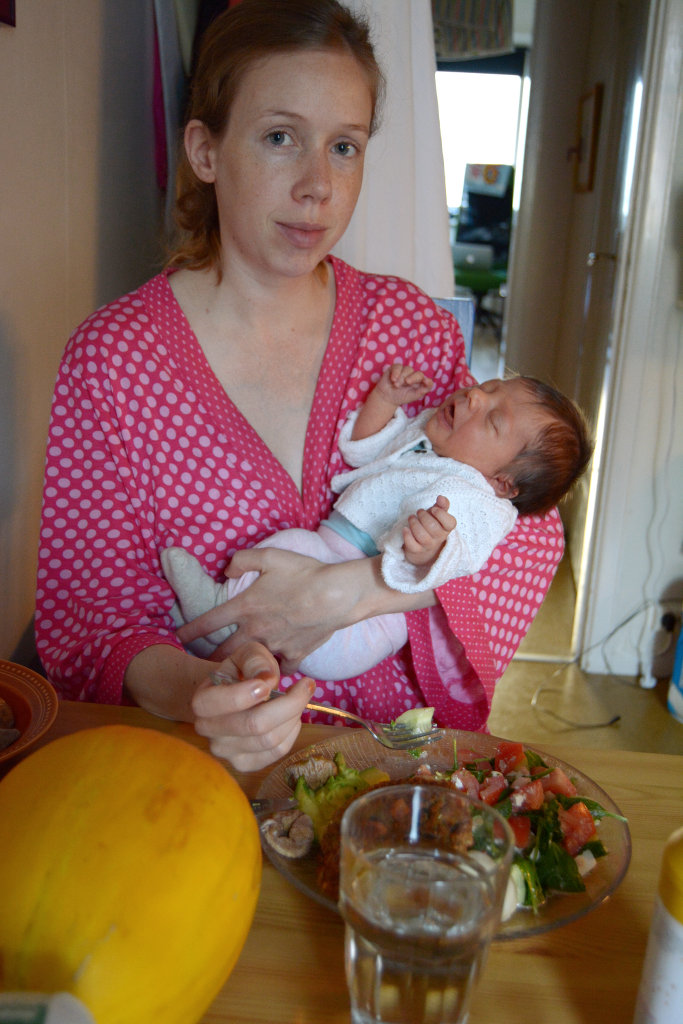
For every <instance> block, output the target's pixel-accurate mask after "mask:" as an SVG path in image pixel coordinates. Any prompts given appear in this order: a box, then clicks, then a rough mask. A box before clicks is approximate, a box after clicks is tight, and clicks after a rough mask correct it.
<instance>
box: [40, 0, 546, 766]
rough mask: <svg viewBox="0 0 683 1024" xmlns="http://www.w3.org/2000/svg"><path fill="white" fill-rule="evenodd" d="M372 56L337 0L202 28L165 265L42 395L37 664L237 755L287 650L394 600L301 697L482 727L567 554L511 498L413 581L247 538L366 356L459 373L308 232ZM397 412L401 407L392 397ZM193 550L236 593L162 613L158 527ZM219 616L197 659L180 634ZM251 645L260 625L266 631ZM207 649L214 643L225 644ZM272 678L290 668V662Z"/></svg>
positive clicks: (359, 386)
mask: <svg viewBox="0 0 683 1024" xmlns="http://www.w3.org/2000/svg"><path fill="white" fill-rule="evenodd" d="M380 93H381V75H380V73H379V70H378V68H377V65H376V63H375V61H374V57H373V54H372V49H371V47H370V43H369V39H368V36H367V30H366V28H365V26H364V25H363V24H362V23H360V22H359V21H358V20H356V19H355V18H353V17H352V16H351V15H350V14H349V12H348V11H346V10H345V9H344V8H343V7H341V6H340V5H339V4H338V3H336V0H280V2H279V3H278V4H277V5H273V4H272V3H270V2H264V0H242V2H241V3H240V4H238V5H237V6H236V7H235V8H234V9H233V10H231V11H230V12H229V13H227V14H225V15H222V16H220V17H219V18H218V19H217V20H216V22H214V24H213V26H212V28H211V29H210V30H209V32H208V34H207V37H206V39H205V41H204V45H203V47H202V54H201V56H200V59H199V63H198V67H197V71H196V74H195V78H194V81H193V90H192V98H191V105H190V111H189V118H188V123H187V126H186V129H185V135H184V143H185V146H184V158H183V162H182V163H181V166H180V169H179V200H178V210H179V222H180V225H181V227H182V228H183V229H184V238H183V240H182V242H181V244H180V245H179V247H178V249H177V250H176V252H175V254H174V256H173V258H172V260H171V263H170V267H169V269H168V270H167V272H166V273H164V274H162V275H159V276H158V277H156V278H154V279H153V280H152V281H150V282H148V283H147V284H146V285H144V286H143V287H142V288H141V289H139V290H138V291H137V292H134V293H132V295H130V296H126V297H125V298H123V299H122V300H120V301H119V302H115V303H112V304H111V305H110V306H108V307H106V308H105V309H103V310H100V311H98V312H97V313H95V314H94V315H93V316H92V317H91V318H89V320H87V321H86V322H85V324H83V325H82V326H81V327H80V328H79V329H78V330H77V331H76V332H75V334H74V336H73V337H72V339H71V340H70V342H69V346H68V348H67V351H66V353H65V357H64V360H63V363H62V367H61V369H60V376H59V379H58V382H57V388H56V393H55V401H54V406H53V414H52V425H51V432H50V441H49V446H48V465H47V471H46V485H45V499H44V512H43V526H42V534H41V555H40V567H39V588H38V613H37V636H38V643H39V650H40V653H41V657H42V659H43V663H44V665H45V666H46V668H47V670H48V672H49V673H50V675H51V678H53V680H54V681H55V683H56V685H58V687H59V688H60V690H61V692H62V694H64V695H65V696H68V697H71V698H78V699H86V700H99V701H109V702H120V701H123V700H128V701H133V702H136V703H138V704H140V705H141V706H142V707H144V708H147V709H148V710H150V711H152V712H154V713H156V714H160V715H165V716H168V717H173V718H179V719H185V720H190V721H193V722H194V725H195V728H196V729H197V731H198V732H199V733H201V734H203V735H206V736H209V737H210V738H211V748H212V750H213V751H214V753H216V754H217V755H219V756H222V757H225V758H227V759H228V760H230V761H231V762H232V764H233V765H234V766H235V767H237V768H239V769H242V770H248V769H256V768H259V767H262V766H263V765H265V764H268V763H270V762H271V761H273V760H275V759H276V758H277V757H280V756H282V755H283V754H284V753H286V751H287V750H289V749H290V747H291V745H292V743H293V742H294V739H295V737H296V735H297V733H298V730H299V728H300V720H301V714H302V712H303V710H304V707H305V704H306V702H307V700H309V699H310V697H311V694H312V692H313V684H312V683H311V681H310V680H307V679H299V680H298V681H296V682H295V683H294V684H293V685H292V686H291V687H290V688H289V692H288V695H287V697H286V698H283V699H281V700H279V701H273V702H267V696H268V692H269V690H270V689H271V688H272V687H273V686H275V685H276V682H277V679H278V666H277V663H276V662H275V660H274V659H273V657H272V654H269V653H268V651H270V652H273V654H275V655H277V656H278V658H279V660H280V667H281V669H282V671H283V673H285V674H286V673H287V672H288V670H289V668H290V667H291V666H293V665H295V664H296V663H297V662H298V661H300V660H301V657H302V656H303V655H304V654H305V653H308V652H309V651H310V650H312V649H314V648H315V647H317V646H318V645H319V644H320V643H322V642H323V641H324V640H325V639H326V638H327V637H328V636H329V635H330V634H331V633H332V632H333V631H334V630H335V629H338V628H340V627H342V626H344V625H348V624H350V623H352V622H355V621H359V620H361V619H365V618H369V617H371V616H373V615H377V614H380V613H383V612H387V611H394V612H395V611H401V612H406V613H407V616H408V629H409V645H407V647H406V648H404V649H403V650H402V651H400V652H399V653H398V654H397V655H395V656H394V657H392V658H390V659H386V660H385V661H384V662H382V663H381V664H380V665H379V666H377V667H376V668H375V669H373V670H372V671H371V672H368V673H365V674H364V675H363V676H362V677H360V678H358V679H353V680H345V681H343V682H341V683H330V684H318V686H317V688H316V689H315V693H316V698H317V699H318V700H320V699H322V700H326V701H327V702H329V703H336V704H341V705H343V706H345V707H349V708H352V709H355V710H357V711H358V712H359V713H361V714H366V715H368V716H370V717H374V718H383V719H385V720H388V719H391V718H392V717H395V716H396V715H397V714H398V713H400V712H401V711H403V710H405V709H406V708H407V707H409V706H415V705H419V704H430V705H434V706H435V708H436V718H437V720H438V721H440V722H441V723H442V724H444V725H453V726H455V725H458V726H460V727H461V728H470V729H480V728H483V727H484V726H485V723H486V718H487V716H488V710H489V707H490V700H491V696H492V693H493V687H494V685H495V681H496V679H497V678H498V677H499V676H500V674H501V672H502V671H503V669H504V668H505V665H506V664H507V662H508V661H509V658H510V657H511V656H512V653H513V652H514V650H515V649H516V646H517V644H518V643H519V640H520V639H521V636H522V635H523V634H524V632H525V631H526V628H527V627H528V624H529V622H530V621H531V618H532V617H533V614H534V612H535V611H536V609H537V608H538V606H539V605H540V603H541V600H542V598H543V596H544V594H545V592H546V590H547V586H548V585H549V582H550V579H551V578H552V574H553V572H554V568H555V566H556V564H557V562H558V561H559V558H560V556H561V553H562V534H561V529H560V525H559V518H558V517H557V515H556V514H552V515H551V516H550V517H547V518H546V519H544V520H541V519H535V518H532V517H526V518H525V520H524V521H523V522H522V523H520V525H519V526H517V527H515V529H514V530H513V532H512V533H511V534H510V535H509V536H508V538H507V539H506V541H505V542H504V544H503V545H501V546H500V547H499V548H498V549H496V552H494V555H493V556H492V558H491V559H490V560H489V562H488V563H487V565H486V566H485V568H484V570H482V572H481V573H479V574H476V575H475V576H474V577H471V578H469V579H467V580H466V581H460V582H456V583H453V584H448V585H447V586H445V587H443V588H440V589H439V592H438V594H436V593H434V592H433V591H428V592H424V593H421V594H418V595H401V594H398V593H396V592H395V591H391V590H389V589H388V588H387V587H386V586H385V585H384V584H383V583H382V580H381V576H380V573H379V568H378V564H377V559H361V560H356V561H352V562H346V563H341V564H340V565H323V564H321V563H318V562H316V561H315V560H312V559H308V558H305V557H303V556H297V555H293V554H291V553H288V552H284V551H276V550H262V551H258V552H255V551H251V550H249V549H250V548H251V546H252V545H253V544H255V543H256V542H257V541H258V540H260V539H262V538H263V537H264V536H267V535H269V534H271V533H274V532H276V531H278V530H282V529H285V528H286V527H289V526H299V527H304V528H306V529H312V528H314V527H315V526H317V524H318V523H319V521H320V519H321V518H323V517H324V516H325V515H326V514H327V513H328V512H329V509H330V507H331V503H332V498H333V495H332V491H331V488H330V481H331V479H332V477H333V476H334V474H335V473H337V472H340V471H341V470H343V469H344V468H345V466H344V463H343V462H342V460H341V456H340V455H339V452H338V449H337V438H338V434H339V431H340V429H341V425H342V423H343V421H344V420H345V419H346V417H347V415H348V414H349V412H350V411H352V409H354V408H356V407H357V406H358V405H359V404H360V403H361V401H362V400H363V398H364V397H365V395H366V394H367V392H368V391H369V389H370V388H371V386H372V384H373V383H374V381H375V380H376V379H377V378H378V376H379V375H380V373H381V371H382V370H383V369H384V366H385V365H386V364H387V363H389V362H394V361H401V362H403V363H406V364H411V365H416V366H419V367H420V368H421V369H422V370H424V372H425V373H427V374H428V375H429V376H430V377H431V378H433V379H434V380H435V382H436V386H435V388H434V391H433V392H432V395H431V398H432V399H433V403H434V404H439V403H440V402H441V401H442V400H443V398H444V397H445V395H446V394H447V393H449V392H450V391H452V390H454V388H455V387H457V386H460V385H461V384H465V383H468V382H471V380H472V378H471V377H470V375H469V373H468V371H467V367H466V365H465V361H464V350H463V345H462V338H461V335H460V332H459V329H458V326H457V324H456V322H455V321H454V320H453V319H452V318H450V317H449V316H448V315H447V314H445V313H443V312H442V311H440V310H439V309H437V308H436V307H435V306H434V305H433V304H432V303H431V302H430V301H429V299H428V298H427V297H426V296H425V295H423V294H422V293H421V292H420V291H419V290H418V289H416V288H414V287H413V286H412V285H410V284H408V283H406V282H403V281H400V280H397V279H395V278H383V277H378V276H375V275H368V274H359V273H357V272H356V271H354V270H352V268H350V267H348V266H346V265H345V264H343V263H341V262H340V261H338V260H335V259H331V258H329V257H328V253H329V252H330V250H331V249H332V248H333V246H334V245H335V243H336V242H337V240H338V239H339V237H340V236H341V234H342V233H343V231H344V229H345V228H346V225H347V224H348V221H349V219H350V217H351V213H352V211H353V208H354V205H355V202H356V199H357V197H358V193H359V191H360V186H361V180H362V167H363V155H364V152H365V148H366V146H367V144H368V140H369V138H370V136H371V134H372V132H373V130H374V128H375V119H376V109H377V102H378V98H379V95H380ZM407 411H409V412H414V411H415V410H407ZM171 545H179V546H183V547H185V548H187V549H188V550H191V551H192V553H193V554H194V555H196V556H197V557H198V558H200V560H201V561H202V563H203V565H204V567H205V568H206V569H207V570H208V571H209V572H211V573H212V574H213V575H214V576H215V578H220V576H221V575H222V573H223V572H224V571H225V567H226V565H227V564H228V563H229V566H228V569H227V572H228V573H229V575H231V576H232V575H241V574H242V573H243V572H245V571H247V570H250V569H256V570H258V571H259V572H260V573H261V577H260V578H259V579H258V580H257V581H256V583H255V584H254V585H253V586H252V587H250V588H249V590H247V591H245V592H244V593H243V594H241V595H239V596H238V597H236V598H234V599H233V600H232V601H230V602H228V603H226V604H225V605H223V606H222V607H220V608H217V609H214V610H213V611H212V612H209V613H207V614H206V615H204V616H201V617H200V618H199V619H197V620H196V621H195V622H194V623H189V624H188V625H187V626H185V627H183V629H182V630H180V631H179V633H178V635H177V636H176V634H175V632H174V629H173V625H172V620H171V618H170V614H169V611H170V608H171V606H172V604H173V600H174V595H173V593H172V591H171V589H170V587H169V586H168V584H167V583H166V582H165V580H164V579H163V576H162V572H161V567H160V552H161V551H162V550H163V549H164V548H166V547H169V546H171ZM229 622H235V623H237V624H238V627H239V628H238V630H237V632H236V633H235V634H234V635H233V636H232V637H231V638H230V639H229V640H228V641H226V643H225V644H224V645H223V646H222V648H220V649H219V652H218V653H219V655H220V657H221V658H222V659H223V663H222V665H221V668H222V669H223V670H224V671H228V672H229V674H231V676H232V677H233V678H235V679H236V680H240V681H236V682H235V684H234V685H231V686H227V687H212V686H211V684H210V682H209V678H208V675H209V672H210V670H211V669H212V668H214V667H216V666H215V663H212V662H207V661H204V660H202V659H199V658H196V657H193V656H192V655H190V654H189V653H188V652H187V651H185V650H184V649H183V647H182V642H189V641H190V640H191V639H193V638H195V637H196V636H199V635H203V634H206V633H208V632H211V631H212V630H214V629H216V628H218V627H219V626H222V625H225V624H227V623H229ZM266 648H267V650H266ZM226 659H227V660H226ZM285 686H287V682H285Z"/></svg>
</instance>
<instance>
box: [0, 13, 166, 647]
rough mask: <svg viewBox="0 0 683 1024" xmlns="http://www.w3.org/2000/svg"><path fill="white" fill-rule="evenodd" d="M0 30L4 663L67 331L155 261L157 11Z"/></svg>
mask: <svg viewBox="0 0 683 1024" xmlns="http://www.w3.org/2000/svg"><path fill="white" fill-rule="evenodd" d="M16 6H17V25H16V27H15V28H12V27H9V26H6V25H0V95H1V96H2V97H3V99H2V103H1V104H0V139H1V140H2V144H1V145H0V239H1V241H2V257H1V260H0V585H1V588H2V590H1V592H2V598H1V599H0V600H1V607H2V615H1V616H0V657H4V658H7V657H9V655H10V654H11V652H12V650H13V648H14V646H15V644H16V643H17V641H18V639H19V637H20V635H21V633H22V631H23V628H24V626H25V625H26V623H27V622H28V620H29V618H30V616H31V614H32V612H33V606H34V589H35V570H36V554H37V535H38V523H39V516H40V500H41V491H42V475H43V460H44V451H45V439H46V431H47V423H48V416H49V409H50V401H51V395H52V389H53V385H54V378H55V374H56V370H57V365H58V361H59V357H60V354H61V351H62V349H63V347H64V345H65V343H66V340H67V337H68V335H69V334H70V333H71V331H72V330H73V328H74V327H75V326H76V325H77V324H78V323H79V322H80V320H82V319H83V318H84V317H85V316H86V315H87V314H88V313H89V312H91V311H92V310H93V309H95V308H96V307H97V306H98V305H101V304H102V303H103V302H104V301H106V300H108V299H111V298H113V297H115V295H117V294H121V293H123V292H125V291H127V290H128V289H130V288H131V287H134V286H135V285H136V284H138V283H140V282H141V281H142V280H144V279H145V278H146V277H148V276H149V274H150V271H151V269H152V265H153V263H154V261H155V260H156V258H157V257H158V252H157V224H158V221H159V197H158V195H157V189H156V183H155V177H154V163H153V131H152V110H151V82H152V59H151V53H152V49H151V42H152V20H151V5H149V4H143V3H140V2H139V0H60V2H59V3H55V2H54V0H31V2H21V0H20V2H19V3H17V5H16Z"/></svg>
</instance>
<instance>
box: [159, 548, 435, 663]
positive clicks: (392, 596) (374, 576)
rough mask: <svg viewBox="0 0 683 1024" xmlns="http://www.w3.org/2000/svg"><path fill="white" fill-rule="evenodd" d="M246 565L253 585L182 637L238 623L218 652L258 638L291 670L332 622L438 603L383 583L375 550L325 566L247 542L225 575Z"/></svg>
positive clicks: (338, 624)
mask: <svg viewBox="0 0 683 1024" xmlns="http://www.w3.org/2000/svg"><path fill="white" fill-rule="evenodd" d="M251 570H256V571H257V572H259V573H260V576H259V578H258V579H257V580H256V581H255V582H254V583H252V584H251V586H249V587H247V589H246V590H244V591H242V593H241V594H238V595H237V597H233V598H231V600H230V601H226V602H225V604H222V605H219V606H218V607H217V608H212V609H211V611H208V612H205V613H204V614H203V615H200V616H199V617H198V618H197V619H194V620H193V621H192V622H189V623H186V624H185V625H184V626H182V627H181V628H180V629H179V630H178V638H179V639H180V640H181V642H182V643H184V644H187V643H189V642H190V641H191V640H194V639H195V638H196V637H198V636H206V635H207V634H208V633H211V632H212V631H213V630H215V629H219V628H220V627H221V626H225V625H227V624H228V623H231V622H234V623H236V624H237V626H238V629H237V631H236V632H235V633H233V635H232V636H231V637H230V638H229V639H228V640H226V641H225V643H223V644H221V646H220V647H219V648H217V651H216V656H217V657H219V658H220V657H227V656H228V655H230V654H232V653H233V652H234V651H235V650H236V649H237V647H238V646H239V645H240V644H242V643H245V642H246V641H248V640H257V641H259V642H260V643H262V644H264V645H265V646H266V647H267V648H268V650H270V651H272V652H273V654H275V655H276V657H278V659H279V661H280V666H281V669H282V672H283V673H284V674H289V673H290V672H293V671H294V670H295V669H296V667H297V666H298V665H299V663H300V662H301V660H302V658H304V657H305V656H306V655H307V654H310V653H311V651H313V650H315V649H316V648H317V647H319V646H320V645H321V644H322V643H324V642H325V640H327V639H328V637H330V636H331V635H332V633H333V632H335V630H337V629H341V628H342V627H344V626H350V625H351V624H352V623H354V622H359V621H360V620H361V619H367V618H370V617H371V616H373V615H381V614H383V613H384V612H406V611H411V610H412V609H414V608H425V607H428V606H429V605H433V604H435V603H436V597H435V596H434V593H433V591H424V592H421V593H419V594H408V595H407V594H401V593H399V592H398V591H395V590H391V589H390V588H389V587H387V586H386V584H385V583H384V581H383V580H382V577H381V572H380V558H379V557H375V558H359V559H356V560H353V561H350V562H340V563H337V564H334V565H327V564H325V563H322V562H318V561H317V560H316V559H314V558H308V557H306V556H305V555H298V554H294V553H292V552H290V551H282V550H278V549H275V548H250V549H249V550H246V551H238V552H237V554H235V556H234V557H233V559H232V561H231V562H230V566H229V568H228V575H229V576H231V577H232V576H234V577H238V576H241V575H242V574H243V573H245V572H249V571H251Z"/></svg>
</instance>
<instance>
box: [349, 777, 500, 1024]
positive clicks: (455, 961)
mask: <svg viewBox="0 0 683 1024" xmlns="http://www.w3.org/2000/svg"><path fill="white" fill-rule="evenodd" d="M513 848H514V841H513V838H512V833H511V830H510V826H509V825H508V823H507V822H506V821H505V819H504V818H503V817H502V816H501V815H500V814H499V813H498V812H497V811H494V810H493V809H492V808H490V807H487V806H486V804H481V803H478V802H477V801H474V800H470V799H469V798H468V797H466V796H464V795H462V794H460V793H458V792H456V791H454V790H450V789H447V788H446V787H442V786H437V785H405V784H404V785H395V786H384V787H380V788H378V789H374V790H370V791H369V792H367V793H365V794H363V795H362V796H360V797H357V798H356V799H355V800H354V801H353V803H351V804H350V805H349V807H348V808H347V810H346V812H345V814H344V817H343V819H342V824H341V863H340V872H341V874H340V888H339V908H340V911H341V914H342V916H343V918H344V921H345V923H346V938H345V963H346V978H347V982H348V986H349V993H350V997H351V1019H352V1021H353V1024H378V1022H381V1024H463V1022H464V1021H466V1020H467V1013H468V1007H469V1001H470V995H471V992H472V989H473V987H474V984H475V982H476V979H477V977H478V975H479V972H480V971H481V968H482V965H483V962H484V959H485V957H486V953H487V950H488V947H489V944H490V942H491V939H492V938H493V936H494V935H495V933H496V930H497V929H498V926H499V923H500V914H501V908H502V904H503V897H504V895H505V889H506V885H507V880H508V875H509V871H510V863H511V860H512V853H513Z"/></svg>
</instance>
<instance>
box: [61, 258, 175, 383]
mask: <svg viewBox="0 0 683 1024" xmlns="http://www.w3.org/2000/svg"><path fill="white" fill-rule="evenodd" d="M173 301H174V300H173V293H172V291H171V289H170V286H169V284H168V278H167V274H166V273H160V274H157V275H155V276H154V277H152V278H150V279H149V280H148V281H146V282H145V283H144V284H142V285H140V286H139V287H138V288H135V289H134V290H133V291H130V292H128V293H127V294H125V295H122V296H120V297H119V298H117V299H113V300H111V301H110V302H107V303H105V304H104V305H102V306H100V307H98V308H97V309H96V310H95V311H94V312H93V313H91V314H90V315H89V316H87V317H86V318H85V320H83V322H82V323H80V324H79V325H78V327H76V328H75V329H74V330H73V331H72V333H71V336H70V338H69V340H68V342H67V345H66V348H65V350H64V354H63V362H64V363H65V364H66V365H70V366H71V367H72V369H73V370H74V371H75V370H76V369H77V368H78V367H79V366H82V367H83V368H84V369H85V367H86V366H89V367H91V368H92V369H93V370H94V369H95V366H96V365H97V366H99V371H98V372H104V369H105V364H108V363H109V362H110V361H111V360H115V359H116V353H117V352H119V353H120V354H123V353H124V351H125V352H131V351H132V350H141V349H147V348H149V347H151V346H154V345H156V344H158V335H159V333H160V327H162V326H163V323H164V322H166V323H168V322H170V321H171V320H173V318H174V316H175V314H174V311H173ZM94 357H96V358H94Z"/></svg>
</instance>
